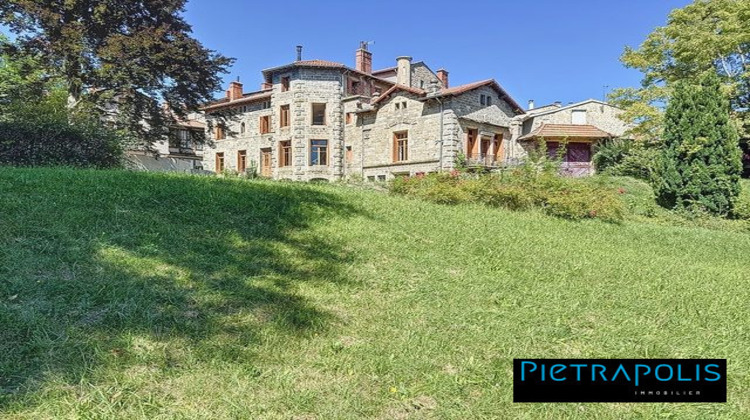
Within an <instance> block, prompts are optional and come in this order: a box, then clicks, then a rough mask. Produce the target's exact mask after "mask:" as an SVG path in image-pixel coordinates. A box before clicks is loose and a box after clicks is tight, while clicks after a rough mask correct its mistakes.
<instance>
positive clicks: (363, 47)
mask: <svg viewBox="0 0 750 420" xmlns="http://www.w3.org/2000/svg"><path fill="white" fill-rule="evenodd" d="M354 68H355V69H357V70H358V71H361V72H362V73H367V74H372V53H371V52H370V51H368V50H367V42H364V41H363V42H360V43H359V49H358V50H357V55H356V62H355V67H354Z"/></svg>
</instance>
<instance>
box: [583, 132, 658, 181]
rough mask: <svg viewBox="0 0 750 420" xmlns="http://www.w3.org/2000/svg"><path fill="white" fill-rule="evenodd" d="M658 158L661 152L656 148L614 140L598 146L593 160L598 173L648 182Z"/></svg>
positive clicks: (629, 141) (628, 141)
mask: <svg viewBox="0 0 750 420" xmlns="http://www.w3.org/2000/svg"><path fill="white" fill-rule="evenodd" d="M658 158H659V151H658V150H657V149H655V148H650V147H647V146H645V145H642V144H639V143H634V142H633V141H631V140H623V139H613V140H609V141H607V142H604V143H602V144H600V145H599V146H597V151H596V153H595V154H594V156H593V158H592V160H593V162H594V166H595V167H596V171H597V172H598V173H601V174H605V175H612V176H629V177H633V178H637V179H642V180H645V181H648V180H650V179H651V177H652V174H653V172H654V167H655V165H656V161H657V159H658Z"/></svg>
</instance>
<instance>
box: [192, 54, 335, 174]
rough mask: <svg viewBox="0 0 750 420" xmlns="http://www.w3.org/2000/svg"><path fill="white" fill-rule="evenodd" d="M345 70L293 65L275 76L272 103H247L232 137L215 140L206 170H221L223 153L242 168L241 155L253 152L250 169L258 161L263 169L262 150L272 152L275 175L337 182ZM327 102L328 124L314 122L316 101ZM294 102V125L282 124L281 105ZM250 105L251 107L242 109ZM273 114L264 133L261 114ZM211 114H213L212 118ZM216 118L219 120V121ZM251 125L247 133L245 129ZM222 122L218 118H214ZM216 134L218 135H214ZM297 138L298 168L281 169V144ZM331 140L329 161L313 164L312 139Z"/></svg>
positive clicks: (232, 125) (234, 121) (228, 163)
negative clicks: (218, 157) (285, 88)
mask: <svg viewBox="0 0 750 420" xmlns="http://www.w3.org/2000/svg"><path fill="white" fill-rule="evenodd" d="M282 77H289V78H290V86H289V90H288V91H286V92H282V84H281V78H282ZM342 77H343V76H342V74H341V71H340V70H338V69H315V68H290V69H289V70H288V71H280V72H278V73H275V74H274V75H273V76H272V83H273V91H272V95H271V106H270V108H269V109H263V108H264V106H263V103H262V102H263V101H259V102H257V103H250V104H246V105H241V106H240V109H239V110H238V112H237V115H236V116H234V117H232V118H231V119H230V120H229V121H228V123H227V139H226V140H218V141H213V142H212V144H211V145H208V146H207V147H206V151H205V153H204V168H205V169H207V170H211V171H214V170H215V161H216V153H217V152H223V153H224V156H225V168H226V169H229V170H236V169H237V154H238V152H239V151H241V150H245V151H247V156H248V167H249V166H250V164H251V161H252V162H254V163H255V164H256V165H257V167H258V171H259V172H260V170H261V168H260V166H261V152H262V150H268V149H270V151H271V167H272V177H273V178H276V179H290V180H296V181H307V180H311V179H321V178H322V179H326V180H330V181H332V180H335V179H339V178H341V177H342V176H343V159H344V153H343V143H342V141H343V138H342V133H343V123H344V120H343V110H344V109H343V104H342ZM313 104H325V105H326V119H325V122H326V124H325V125H323V126H313V125H312V105H313ZM282 105H289V117H290V121H289V122H290V124H289V126H288V127H280V122H281V121H280V113H281V106H282ZM243 106H247V108H246V109H245V108H242V107H243ZM265 115H270V116H271V127H270V131H271V132H270V133H269V134H260V118H261V116H265ZM209 118H210V117H209ZM214 120H215V119H214ZM243 122H244V123H245V133H244V134H242V133H241V130H240V127H241V124H242V123H243ZM213 123H214V124H215V123H216V122H215V121H214V122H213ZM210 134H211V136H212V137H213V133H210ZM287 140H289V141H291V142H292V162H293V164H292V166H290V167H283V168H279V167H278V163H279V153H280V147H279V144H280V142H282V141H287ZM311 140H328V165H325V166H310V165H309V163H310V141H311Z"/></svg>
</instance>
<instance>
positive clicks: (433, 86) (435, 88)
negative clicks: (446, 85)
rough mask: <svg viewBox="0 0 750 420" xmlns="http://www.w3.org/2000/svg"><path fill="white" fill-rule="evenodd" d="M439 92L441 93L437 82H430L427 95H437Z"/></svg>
mask: <svg viewBox="0 0 750 420" xmlns="http://www.w3.org/2000/svg"><path fill="white" fill-rule="evenodd" d="M438 92H440V86H439V85H438V81H437V80H434V79H433V80H430V83H429V84H428V85H427V93H429V94H431V95H436V94H437V93H438Z"/></svg>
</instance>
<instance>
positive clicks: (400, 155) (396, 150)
mask: <svg viewBox="0 0 750 420" xmlns="http://www.w3.org/2000/svg"><path fill="white" fill-rule="evenodd" d="M402 135H403V136H404V137H400V136H402ZM401 143H403V147H402V146H401ZM408 161H409V130H404V131H395V132H394V133H393V162H394V163H395V162H408Z"/></svg>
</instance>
